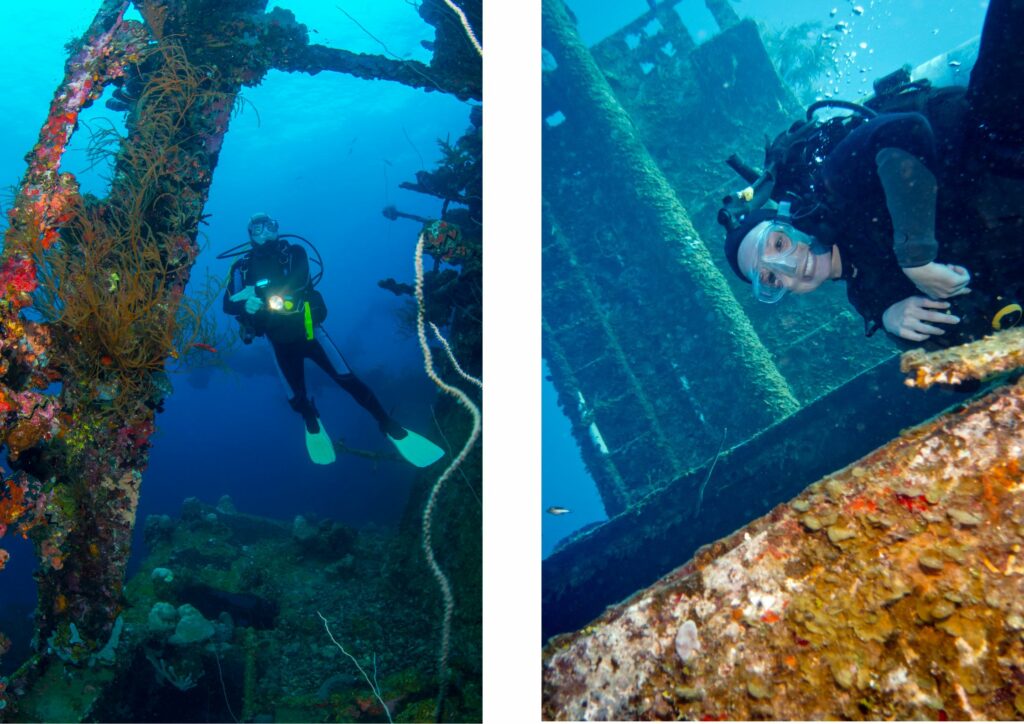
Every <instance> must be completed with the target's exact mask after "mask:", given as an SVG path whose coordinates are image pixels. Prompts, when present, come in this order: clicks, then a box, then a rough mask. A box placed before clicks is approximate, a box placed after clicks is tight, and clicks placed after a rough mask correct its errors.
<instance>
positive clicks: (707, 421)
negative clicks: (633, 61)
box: [542, 0, 798, 514]
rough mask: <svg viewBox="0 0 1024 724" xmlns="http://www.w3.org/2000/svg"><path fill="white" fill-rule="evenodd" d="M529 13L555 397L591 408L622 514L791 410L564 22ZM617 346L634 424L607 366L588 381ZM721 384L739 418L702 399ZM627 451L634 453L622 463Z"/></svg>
mask: <svg viewBox="0 0 1024 724" xmlns="http://www.w3.org/2000/svg"><path fill="white" fill-rule="evenodd" d="M542 11H543V23H544V25H543V28H544V35H543V43H544V47H545V49H546V50H547V51H548V52H549V53H550V54H551V56H552V57H553V58H554V60H555V63H556V64H557V68H555V69H554V70H551V71H548V72H546V73H545V77H544V87H545V89H544V95H545V97H544V103H545V114H548V115H549V117H550V114H554V113H555V112H556V111H559V112H561V113H562V114H563V116H564V117H565V120H564V121H563V122H562V123H560V124H558V125H557V126H551V124H548V128H546V130H545V135H544V143H545V174H544V199H545V201H546V209H547V210H548V211H547V213H546V215H545V218H544V224H545V239H546V244H545V254H546V257H545V270H544V274H545V279H544V287H545V310H544V317H545V322H546V323H547V326H548V328H549V329H550V330H551V332H552V333H553V336H554V337H556V338H558V339H559V344H560V346H561V348H562V349H563V350H564V351H565V356H566V357H571V358H572V359H571V360H570V363H571V364H572V368H573V372H574V375H575V377H576V378H577V379H578V380H579V381H580V384H581V389H579V390H569V389H561V390H560V396H561V397H562V398H563V401H564V404H572V400H573V399H574V398H578V396H579V395H580V394H582V396H583V399H584V400H585V401H587V402H586V404H590V405H592V406H593V417H594V420H595V421H596V424H597V426H598V428H599V429H600V430H601V432H602V435H603V438H604V442H605V443H606V446H607V448H608V449H609V456H610V460H611V462H612V463H613V464H615V465H616V467H617V468H618V469H619V470H618V473H619V476H620V477H621V479H622V480H624V481H625V484H626V485H627V486H628V491H629V500H628V503H631V502H633V501H635V500H638V499H639V498H640V497H642V496H643V495H645V494H646V493H648V492H650V491H652V490H655V489H657V488H658V487H660V486H661V485H663V484H665V483H666V482H667V481H669V480H672V479H674V478H675V477H677V476H678V475H679V474H681V473H682V472H684V471H685V470H687V469H689V468H691V467H693V466H695V465H697V464H699V463H700V462H702V461H703V460H704V459H705V458H706V457H707V456H708V455H711V454H713V452H714V449H715V448H717V446H718V444H719V442H720V439H721V434H722V431H723V429H728V430H729V434H730V436H732V437H733V439H736V438H742V437H745V436H747V435H749V434H752V433H753V432H755V431H756V430H757V429H759V428H760V427H763V426H765V425H767V424H770V422H772V421H774V420H777V419H779V418H780V417H783V416H785V415H786V414H788V413H790V412H792V411H794V410H795V409H796V408H797V406H798V405H797V401H796V400H795V398H794V397H793V395H792V393H791V391H790V389H789V387H788V386H787V384H786V382H785V380H783V379H782V377H781V376H780V375H779V374H778V372H777V370H776V368H775V365H774V362H773V361H772V359H771V358H770V356H769V355H768V353H767V351H766V350H765V349H764V347H763V346H762V345H761V343H760V341H759V340H758V339H757V336H756V334H755V333H754V331H753V329H752V327H751V326H750V324H749V322H748V321H747V319H746V316H745V315H744V314H743V312H742V310H741V309H740V307H738V306H737V305H736V302H735V298H734V297H733V295H732V292H731V291H730V290H729V288H728V286H727V285H726V284H725V281H724V279H723V277H722V274H721V272H720V271H719V270H718V268H717V267H716V266H715V264H714V263H713V262H712V259H711V257H710V256H709V254H708V252H707V249H706V247H705V246H704V244H703V242H702V241H701V240H700V238H699V236H698V234H697V232H696V231H695V230H694V228H693V225H692V224H691V223H690V220H689V218H688V216H687V213H686V211H685V210H684V209H683V207H682V206H681V205H680V203H679V200H678V199H677V197H676V195H675V193H674V191H673V190H672V188H671V187H670V186H669V185H668V183H667V182H666V180H665V177H664V175H663V174H662V172H661V171H660V170H659V168H658V166H657V164H656V163H655V162H654V160H653V159H652V158H651V156H650V155H649V154H648V152H647V151H646V149H645V148H644V145H643V143H642V142H641V141H640V139H639V138H638V136H637V134H636V131H635V128H634V125H633V123H632V121H631V120H630V118H629V116H628V115H627V114H626V112H625V111H624V110H623V108H622V106H621V105H620V104H619V103H618V101H617V100H616V98H615V95H614V93H613V91H612V89H611V88H610V87H609V85H608V82H607V81H606V80H605V78H604V76H603V75H602V74H601V72H600V70H599V69H598V67H597V66H596V64H595V62H594V60H593V58H592V57H591V55H590V53H589V51H588V50H587V49H586V48H585V47H584V46H583V45H582V43H581V42H580V40H579V38H578V36H577V34H576V31H575V29H574V28H573V26H572V22H571V20H570V18H569V16H568V13H567V11H566V9H565V8H564V6H563V5H562V3H561V2H558V1H557V0H552V1H550V2H545V3H543V6H542ZM554 229H557V230H558V231H557V234H558V235H559V236H561V237H563V238H565V239H567V240H569V241H570V243H571V248H572V256H571V258H565V255H564V253H563V254H559V253H558V251H559V249H558V246H557V245H552V243H551V242H552V241H553V240H554V235H555V233H554ZM573 260H575V264H576V265H578V266H579V267H580V268H583V269H585V270H586V271H585V274H586V275H587V277H588V282H589V285H590V288H591V289H592V290H593V295H594V297H596V299H597V300H598V304H599V306H600V308H601V310H602V311H601V314H600V318H599V319H587V318H586V317H585V315H580V314H578V313H576V312H575V311H574V310H573V303H572V302H574V301H575V299H576V295H577V294H578V292H579V289H578V288H577V287H576V286H574V285H572V284H571V282H570V281H569V279H570V274H569V272H568V270H567V266H572V265H573V263H574V261H573ZM563 272H565V273H563ZM694 323H696V324H698V325H699V326H700V328H701V330H702V331H701V335H699V336H698V335H695V334H694V333H693V331H692V326H693V324H694ZM609 331H610V332H611V333H612V335H613V337H612V338H611V339H609V337H608V333H609ZM616 346H617V347H618V348H620V349H622V350H623V352H624V356H625V359H626V363H627V367H628V372H629V374H631V375H635V376H636V377H637V379H638V380H640V382H641V384H642V386H643V388H644V390H645V396H646V399H648V400H651V401H652V405H653V407H654V415H653V416H651V415H647V414H646V413H642V412H641V414H642V415H643V418H641V419H637V418H636V415H628V414H623V412H624V411H620V410H619V409H618V407H617V404H618V402H619V401H620V398H622V397H627V398H629V397H630V396H629V395H622V394H620V393H619V392H618V391H617V390H616V389H614V388H613V385H609V384H607V383H606V382H605V380H606V379H608V378H609V374H610V373H609V372H608V369H609V368H611V369H613V370H614V374H613V376H614V378H615V379H618V378H621V377H623V371H622V370H619V369H617V368H618V366H619V365H617V364H616V363H615V361H614V360H610V359H609V360H604V366H603V367H601V366H595V367H592V368H590V369H587V366H588V364H589V363H591V362H593V361H594V360H595V358H597V357H599V356H600V354H601V353H602V351H603V350H605V349H613V348H615V347H616ZM595 347H596V348H597V349H598V351H597V352H595V351H594V350H595ZM620 364H621V363H620ZM723 374H724V375H727V376H728V377H729V379H730V381H731V383H732V384H733V385H735V386H736V387H738V388H739V389H738V390H737V392H738V394H739V395H740V396H741V397H743V398H745V399H747V400H749V405H747V406H743V407H742V408H741V407H739V406H736V405H733V404H729V403H727V402H726V401H725V400H724V398H723V396H721V395H717V394H714V393H713V391H714V390H715V389H716V387H715V384H714V380H716V379H721V376H722V375H723ZM555 382H556V387H558V386H560V385H562V383H561V382H560V380H558V379H556V380H555ZM562 386H563V387H564V385H562ZM626 402H627V404H630V405H634V406H635V405H636V403H635V401H634V400H632V399H631V398H630V399H627V400H626ZM618 425H626V426H627V427H628V428H629V429H622V430H620V429H617V426H618ZM645 438H646V439H645ZM659 438H663V439H664V440H666V442H667V445H659V444H658V439H659ZM577 439H578V440H579V441H580V445H581V447H582V446H584V445H589V444H593V442H592V441H590V440H589V439H588V438H587V437H586V434H585V432H578V433H577ZM645 446H646V447H645ZM634 450H642V451H643V453H642V454H639V455H637V457H636V458H635V459H632V458H631V452H632V451H634ZM654 451H657V452H656V453H655V452H654ZM655 457H657V458H658V459H652V458H655ZM675 460H678V461H679V464H678V465H677V464H676V463H675ZM598 485H599V488H602V487H604V485H603V481H601V480H600V479H599V481H598ZM608 492H609V494H607V495H605V505H606V509H607V510H608V512H609V513H610V514H613V513H615V512H618V511H619V510H621V509H622V508H621V506H622V503H621V502H620V501H618V500H616V496H615V495H613V494H611V492H612V491H610V490H609V491H608ZM602 494H603V495H604V494H605V493H604V491H603V490H602Z"/></svg>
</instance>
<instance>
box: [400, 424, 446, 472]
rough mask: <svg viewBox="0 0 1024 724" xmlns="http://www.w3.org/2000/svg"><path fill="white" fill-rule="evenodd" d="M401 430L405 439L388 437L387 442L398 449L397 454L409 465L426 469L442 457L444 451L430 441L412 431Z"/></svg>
mask: <svg viewBox="0 0 1024 724" xmlns="http://www.w3.org/2000/svg"><path fill="white" fill-rule="evenodd" d="M402 429H403V430H405V437H403V438H402V439H401V440H396V439H395V438H393V437H391V436H390V435H388V440H390V441H391V443H392V444H393V445H394V446H395V447H396V448H398V452H399V453H400V454H401V455H402V457H403V458H405V459H406V460H408V461H409V462H410V463H412V464H413V465H415V466H416V467H418V468H426V467H429V466H431V465H433V464H434V463H436V462H437V461H438V460H440V459H441V458H443V457H444V450H442V449H441V448H439V447H438V446H437V445H435V444H434V443H432V442H430V440H428V439H427V438H425V437H423V436H422V435H417V434H416V433H415V432H413V431H412V430H408V429H406V428H402Z"/></svg>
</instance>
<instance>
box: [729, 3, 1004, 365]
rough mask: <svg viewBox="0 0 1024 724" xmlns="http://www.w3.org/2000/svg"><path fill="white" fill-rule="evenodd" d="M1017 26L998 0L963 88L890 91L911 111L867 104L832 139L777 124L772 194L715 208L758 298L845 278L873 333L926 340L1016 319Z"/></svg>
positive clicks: (937, 343)
mask: <svg viewBox="0 0 1024 724" xmlns="http://www.w3.org/2000/svg"><path fill="white" fill-rule="evenodd" d="M1022 33H1024V2H1022V1H1021V0H993V2H992V3H991V5H990V6H989V10H988V15H987V16H986V20H985V27H984V30H983V33H982V40H981V47H980V51H979V55H978V60H977V62H976V64H975V66H974V69H973V71H972V73H971V80H970V84H969V86H968V88H967V89H963V88H944V89H931V88H928V87H923V88H922V87H920V86H915V85H914V84H910V83H908V84H906V86H905V87H904V88H905V89H906V90H907V92H906V93H903V94H897V95H894V96H892V97H891V98H890V100H892V99H895V101H894V102H893V103H892V105H895V106H896V107H897V108H899V106H900V105H901V104H902V105H903V106H910V109H911V110H912V111H913V112H883V113H878V114H875V113H872V112H871V111H870V110H869V111H862V113H863V114H864V115H866V116H869V117H868V118H867V120H864V118H854V119H853V121H852V122H850V123H849V124H848V127H852V130H849V131H848V132H847V133H846V135H845V136H841V140H839V141H838V143H829V142H828V139H827V138H824V137H822V136H819V137H817V138H815V137H814V136H813V134H812V133H806V134H805V133H803V131H804V130H805V129H807V130H809V131H814V130H815V129H814V128H813V127H812V126H811V125H810V124H803V125H801V124H795V125H794V127H793V128H792V129H790V132H788V133H789V135H787V134H782V135H781V136H780V137H779V139H777V140H776V143H775V144H773V148H774V149H775V150H774V153H775V155H774V157H773V155H772V154H773V151H771V150H770V151H769V159H768V163H767V164H766V169H767V172H770V174H771V179H772V181H773V182H774V181H775V180H778V181H779V182H780V183H776V185H775V186H774V188H772V187H770V186H766V188H768V189H770V197H771V198H772V199H774V200H776V201H778V202H779V206H778V208H777V209H775V208H773V209H767V208H766V209H760V210H756V206H755V208H753V209H752V208H742V210H741V212H740V213H736V212H732V213H729V206H728V204H727V206H726V207H724V208H723V211H722V212H720V215H719V218H720V220H721V221H722V223H723V224H724V225H725V226H726V228H727V230H728V233H727V236H726V243H725V251H726V257H727V259H728V261H729V263H730V265H731V266H732V269H733V271H734V272H735V273H736V274H737V275H738V276H739V277H740V278H741V279H743V280H744V281H747V282H750V283H751V284H752V286H753V288H754V293H755V295H756V296H757V297H758V298H759V299H760V300H762V301H765V302H775V301H778V300H779V299H781V298H782V296H784V295H785V294H786V293H787V292H793V293H797V294H803V293H807V292H810V291H813V290H814V289H817V288H818V287H819V286H820V285H821V284H822V283H823V282H824V281H825V280H826V279H836V280H838V279H842V280H844V281H846V283H847V295H848V297H849V299H850V302H851V303H852V304H853V305H854V307H856V309H857V311H858V312H860V313H861V315H862V316H863V317H864V319H865V323H866V331H867V334H868V335H870V334H873V333H874V332H875V331H876V330H877V329H878V328H880V327H881V328H884V329H885V330H886V331H887V332H889V333H890V334H892V335H893V336H894V337H897V338H899V339H902V340H907V341H912V342H923V343H925V346H931V347H941V346H948V345H949V344H956V343H961V342H963V341H968V340H970V339H974V338H977V337H980V336H982V335H983V334H985V333H991V332H992V330H993V329H1004V328H1006V327H1008V326H1012V325H1013V324H1015V323H1016V322H1017V321H1019V320H1020V317H1021V306H1020V304H1019V302H1021V301H1024V243H1022V242H1024V123H1022V119H1021V116H1020V113H1019V108H1020V105H1019V104H1020V102H1022V101H1024V98H1022V95H1024V91H1022V88H1024V83H1021V80H1020V79H1021V78H1022V77H1024V76H1022V75H1021V73H1022V72H1024V46H1022V45H1021V44H1020V43H1019V38H1020V37H1022ZM908 80H909V78H908ZM829 123H831V122H829ZM837 123H838V122H836V124H837ZM836 124H833V126H832V128H833V129H834V128H836V127H837V125H836ZM819 127H820V128H824V126H819ZM807 139H812V140H811V143H810V144H809V145H808V147H810V148H813V147H815V144H817V148H818V149H820V148H822V147H824V148H826V149H827V150H826V151H825V152H823V153H818V152H814V153H813V154H811V155H812V157H813V163H810V164H807V165H806V166H803V167H801V166H800V163H806V161H807V155H808V154H803V153H792V152H791V151H792V149H793V148H796V145H795V143H794V142H795V141H798V140H799V141H800V142H804V141H806V140H807ZM773 158H774V159H775V163H774V164H773V163H772V161H773ZM767 172H766V176H767V175H768V173H767ZM762 178H764V177H762ZM737 196H738V197H739V196H740V195H737ZM741 198H749V194H748V196H746V197H741ZM741 206H742V205H741ZM947 332H948V334H947Z"/></svg>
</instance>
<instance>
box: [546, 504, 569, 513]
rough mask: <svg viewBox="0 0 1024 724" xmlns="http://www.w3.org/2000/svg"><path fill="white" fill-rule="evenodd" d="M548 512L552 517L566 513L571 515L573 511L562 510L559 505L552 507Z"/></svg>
mask: <svg viewBox="0 0 1024 724" xmlns="http://www.w3.org/2000/svg"><path fill="white" fill-rule="evenodd" d="M548 512H549V513H550V514H551V515H565V514H566V513H571V512H572V511H571V510H569V509H568V508H562V507H559V506H557V505H552V506H551V507H550V508H548Z"/></svg>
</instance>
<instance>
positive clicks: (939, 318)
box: [882, 297, 960, 342]
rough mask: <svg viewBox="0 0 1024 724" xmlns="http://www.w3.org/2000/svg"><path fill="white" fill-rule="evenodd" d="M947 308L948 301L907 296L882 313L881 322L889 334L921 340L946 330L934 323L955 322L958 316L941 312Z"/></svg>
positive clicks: (943, 332) (911, 339)
mask: <svg viewBox="0 0 1024 724" xmlns="http://www.w3.org/2000/svg"><path fill="white" fill-rule="evenodd" d="M941 309H949V302H940V301H938V300H936V299H929V298H928V297H907V298H906V299H904V300H903V301H902V302H896V303H895V304H893V305H892V306H891V307H889V308H888V309H886V310H885V313H884V314H882V324H883V325H885V329H886V331H887V332H889V334H894V335H896V336H897V337H901V338H903V339H909V340H910V341H911V342H923V341H924V340H926V339H928V338H929V337H932V336H935V335H939V334H945V333H946V330H944V329H942V328H941V327H936V326H935V325H936V324H957V323H959V322H960V317H957V316H954V315H952V314H946V313H945V312H941V311H939V310H941Z"/></svg>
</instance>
